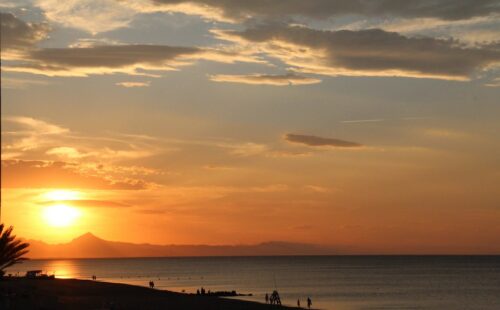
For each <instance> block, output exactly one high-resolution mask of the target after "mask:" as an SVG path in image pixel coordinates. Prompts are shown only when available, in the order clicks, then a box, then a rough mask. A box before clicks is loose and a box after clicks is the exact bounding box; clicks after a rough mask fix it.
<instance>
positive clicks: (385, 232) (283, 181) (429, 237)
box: [0, 0, 500, 254]
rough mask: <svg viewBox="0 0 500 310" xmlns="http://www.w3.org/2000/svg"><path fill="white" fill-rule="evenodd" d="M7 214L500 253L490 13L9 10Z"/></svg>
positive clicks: (497, 108) (25, 225)
mask: <svg viewBox="0 0 500 310" xmlns="http://www.w3.org/2000/svg"><path fill="white" fill-rule="evenodd" d="M0 11H1V27H2V28H1V34H2V38H1V47H2V54H1V58H2V77H1V83H2V221H3V222H5V223H6V224H8V225H14V226H15V230H16V233H17V235H19V236H21V237H24V238H27V239H37V240H43V241H46V242H49V243H58V242H67V241H69V240H71V239H73V238H75V237H77V236H79V235H81V234H83V233H85V232H88V231H90V232H92V233H94V234H95V235H97V236H99V237H101V238H104V239H107V240H117V241H127V242H136V243H142V242H147V243H156V244H247V243H258V242H264V241H270V240H281V241H291V242H305V243H316V244H325V245H331V246H334V247H338V248H339V249H343V250H345V251H347V252H349V251H352V252H359V251H362V252H363V251H364V252H373V253H375V252H377V253H378V252H380V253H497V254H498V253H500V138H499V134H500V2H499V1H497V0H496V1H495V0H492V1H489V0H440V1H439V0H422V1H399V0H373V1H362V0H349V1H348V0H308V1H306V0H274V1H270V0H253V1H248V0H234V1H228V0H192V1H183V0H130V1H125V0H67V1H57V0H0Z"/></svg>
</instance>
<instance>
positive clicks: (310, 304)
mask: <svg viewBox="0 0 500 310" xmlns="http://www.w3.org/2000/svg"><path fill="white" fill-rule="evenodd" d="M312 304H313V302H312V301H311V298H309V297H307V308H309V309H311V306H312Z"/></svg>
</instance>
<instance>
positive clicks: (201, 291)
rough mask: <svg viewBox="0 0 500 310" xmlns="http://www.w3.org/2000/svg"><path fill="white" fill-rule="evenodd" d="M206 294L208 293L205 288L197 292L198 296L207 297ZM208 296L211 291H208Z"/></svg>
mask: <svg viewBox="0 0 500 310" xmlns="http://www.w3.org/2000/svg"><path fill="white" fill-rule="evenodd" d="M205 294H207V292H206V291H205V288H203V287H201V288H200V289H198V290H196V295H205ZM208 295H210V290H208Z"/></svg>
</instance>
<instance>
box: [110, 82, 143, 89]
mask: <svg viewBox="0 0 500 310" xmlns="http://www.w3.org/2000/svg"><path fill="white" fill-rule="evenodd" d="M115 85H117V86H122V87H125V88H136V87H149V86H150V85H151V82H150V81H147V82H119V83H116V84H115Z"/></svg>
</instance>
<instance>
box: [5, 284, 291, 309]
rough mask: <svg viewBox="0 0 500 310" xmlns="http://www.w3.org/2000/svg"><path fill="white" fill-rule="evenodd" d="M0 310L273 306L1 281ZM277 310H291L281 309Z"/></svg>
mask: <svg viewBox="0 0 500 310" xmlns="http://www.w3.org/2000/svg"><path fill="white" fill-rule="evenodd" d="M0 294H1V300H0V309H54V310H59V309H220V310H224V309H227V310H231V309H248V310H254V309H255V310H261V309H273V308H276V306H271V305H266V304H260V303H255V302H249V301H241V300H235V299H229V298H220V297H215V296H198V295H193V294H182V293H175V292H170V291H165V290H157V289H149V288H146V287H140V286H133V285H127V284H116V283H107V282H100V281H88V280H76V279H55V280H41V279H25V278H7V279H3V280H0ZM280 309H291V308H289V307H280Z"/></svg>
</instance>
